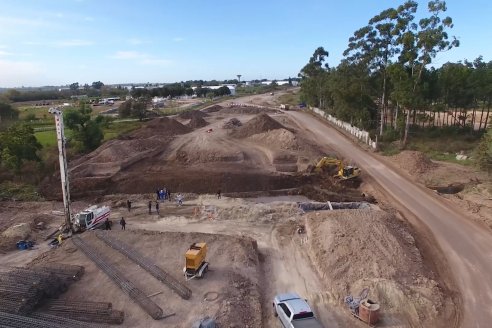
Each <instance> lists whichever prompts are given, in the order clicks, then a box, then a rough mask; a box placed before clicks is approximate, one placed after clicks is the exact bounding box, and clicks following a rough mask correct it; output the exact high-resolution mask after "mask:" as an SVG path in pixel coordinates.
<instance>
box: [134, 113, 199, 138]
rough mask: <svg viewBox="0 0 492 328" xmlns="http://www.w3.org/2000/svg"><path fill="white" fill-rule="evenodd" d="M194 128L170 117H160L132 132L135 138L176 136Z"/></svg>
mask: <svg viewBox="0 0 492 328" xmlns="http://www.w3.org/2000/svg"><path fill="white" fill-rule="evenodd" d="M191 131H192V130H191V129H190V128H189V127H187V126H185V125H183V124H181V123H179V122H178V121H176V120H174V119H171V118H168V117H160V118H156V119H153V120H152V121H150V122H149V123H147V124H146V125H145V126H144V127H143V128H141V129H138V130H136V131H134V132H132V133H131V136H132V137H133V138H151V137H154V136H160V137H162V136H174V135H179V134H186V133H189V132H191Z"/></svg>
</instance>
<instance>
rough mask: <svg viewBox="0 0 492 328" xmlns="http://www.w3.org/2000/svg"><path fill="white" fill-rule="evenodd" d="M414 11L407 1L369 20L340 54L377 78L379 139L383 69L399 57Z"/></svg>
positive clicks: (384, 100)
mask: <svg viewBox="0 0 492 328" xmlns="http://www.w3.org/2000/svg"><path fill="white" fill-rule="evenodd" d="M416 11H417V3H416V2H415V1H407V2H405V4H403V5H401V6H399V7H398V8H396V9H395V8H389V9H386V10H383V11H382V12H381V13H379V14H378V15H376V16H374V17H373V18H371V19H370V20H369V24H368V25H367V26H365V27H363V28H361V29H359V30H357V31H356V32H355V33H354V35H353V36H352V37H351V38H350V39H349V45H348V49H347V50H345V52H344V56H347V60H348V61H350V62H353V63H362V64H365V65H367V66H368V68H369V69H370V70H371V71H372V72H374V73H377V74H378V75H380V77H381V80H382V86H381V88H382V89H381V106H380V107H381V110H380V128H379V135H383V129H384V122H385V115H386V107H387V68H388V66H389V65H390V64H391V60H392V59H393V58H394V57H395V56H396V55H397V54H398V53H400V50H401V46H400V45H399V44H398V39H399V38H400V37H401V36H402V34H403V33H405V32H406V31H407V30H408V29H409V28H408V26H409V24H411V22H412V20H413V19H414V13H415V12H416Z"/></svg>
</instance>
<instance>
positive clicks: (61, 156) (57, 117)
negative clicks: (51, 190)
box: [48, 107, 73, 234]
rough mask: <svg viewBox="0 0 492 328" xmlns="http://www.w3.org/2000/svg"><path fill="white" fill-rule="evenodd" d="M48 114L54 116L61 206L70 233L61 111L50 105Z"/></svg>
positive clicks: (64, 141)
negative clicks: (61, 193)
mask: <svg viewBox="0 0 492 328" xmlns="http://www.w3.org/2000/svg"><path fill="white" fill-rule="evenodd" d="M48 112H49V113H50V114H53V115H54V116H55V126H56V140H57V143H58V158H59V160H60V177H61V184H62V192H63V208H64V214H65V224H66V227H67V229H68V233H69V234H72V232H73V226H72V215H71V208H70V186H69V182H68V169H67V156H66V150H65V143H66V139H65V131H64V130H65V129H64V126H63V113H62V111H61V110H59V109H58V108H57V107H52V108H50V109H49V110H48Z"/></svg>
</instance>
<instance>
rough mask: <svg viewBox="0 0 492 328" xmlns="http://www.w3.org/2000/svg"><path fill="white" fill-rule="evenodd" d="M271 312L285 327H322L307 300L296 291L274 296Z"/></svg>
mask: <svg viewBox="0 0 492 328" xmlns="http://www.w3.org/2000/svg"><path fill="white" fill-rule="evenodd" d="M273 314H274V315H275V316H276V317H277V316H278V318H279V320H280V322H281V323H282V325H283V326H284V327H285V328H323V326H322V325H321V324H320V323H319V321H318V320H317V319H316V317H315V316H314V313H313V311H312V310H311V307H310V306H309V304H308V303H307V301H306V300H305V299H302V298H301V297H300V296H299V295H297V294H296V293H285V294H278V295H277V296H275V298H274V299H273Z"/></svg>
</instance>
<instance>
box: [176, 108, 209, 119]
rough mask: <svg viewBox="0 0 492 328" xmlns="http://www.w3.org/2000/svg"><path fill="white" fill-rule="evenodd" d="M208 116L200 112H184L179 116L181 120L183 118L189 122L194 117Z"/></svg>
mask: <svg viewBox="0 0 492 328" xmlns="http://www.w3.org/2000/svg"><path fill="white" fill-rule="evenodd" d="M207 116H208V114H207V113H204V112H202V111H199V110H190V111H186V112H182V113H180V114H179V115H178V117H179V118H182V119H184V120H189V119H192V118H193V117H207Z"/></svg>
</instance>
